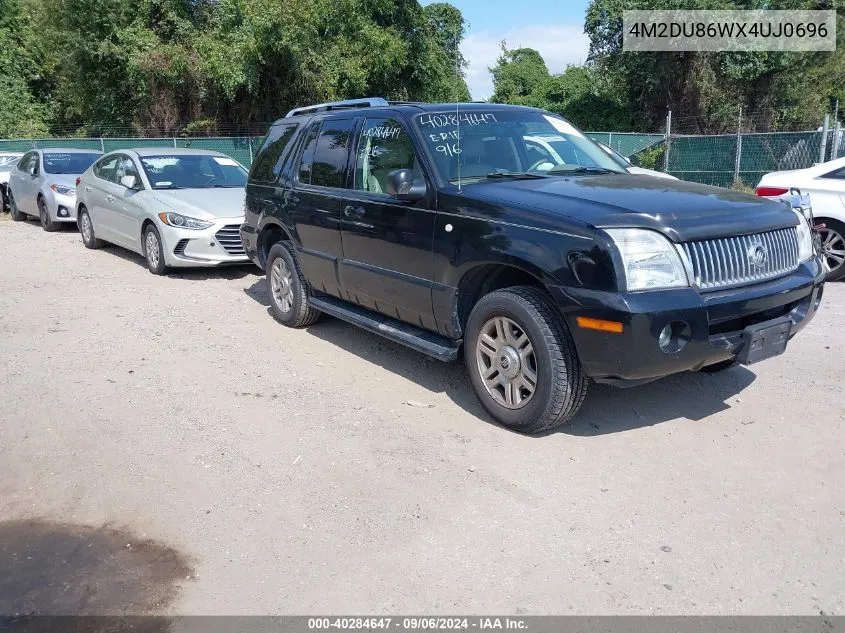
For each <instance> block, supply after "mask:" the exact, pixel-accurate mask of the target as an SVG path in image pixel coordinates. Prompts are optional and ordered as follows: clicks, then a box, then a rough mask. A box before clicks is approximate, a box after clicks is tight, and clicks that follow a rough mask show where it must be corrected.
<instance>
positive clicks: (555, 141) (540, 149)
mask: <svg viewBox="0 0 845 633" xmlns="http://www.w3.org/2000/svg"><path fill="white" fill-rule="evenodd" d="M524 138H525V149H526V151H527V152H528V154H529V160H531V161H542V160H543V159H544V158H550V159H551V161H550V166H551V165H561V164H567V163H571V164H580V163H581V162H582V160H583V159H579V156H578V153H579V152H578V149H577V148H575V146H574V145H573V144H572V143H570V142H569V141H567V140H566V137H564V136H563V135H551V134H543V135H538V134H532V135H530V136H526V137H524ZM593 142H594V143H595V144H596V145H598V146H599V147H600V148H601V149H602V150H604V153H605V154H607V155H608V156H610V157H611V158H612V159H613V162H615V163H616V164H617V165H619V166H620V167H621V168H622V169H624V170H625V171H627V172H628V173H629V174H640V175H643V176H656V177H657V178H668V179H669V180H678V179H677V178H675V176H672V175H670V174H664V173H663V172H662V171H655V170H653V169H646V168H645V167H636V166H635V165H633V164H632V163H631V161H630V160H628V159H627V158H625V157H624V156H622V154H620V153H619V152H617V151H615V150H613V149H611V148H610V147H608V146H607V145H605V144H604V143H602V142H601V141H593Z"/></svg>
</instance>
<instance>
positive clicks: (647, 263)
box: [607, 229, 689, 290]
mask: <svg viewBox="0 0 845 633" xmlns="http://www.w3.org/2000/svg"><path fill="white" fill-rule="evenodd" d="M607 233H608V235H610V237H611V238H612V239H613V241H614V242H615V243H616V248H618V249H619V254H620V255H621V256H622V264H623V266H624V267H625V279H624V280H622V283H620V287H623V288H624V289H625V290H656V289H658V288H684V287H687V286H689V279H688V278H687V271H686V270H685V269H684V265H683V263H682V262H681V258H680V256H679V255H678V251H677V250H675V247H674V246H673V245H672V242H670V241H669V240H668V239H666V238H665V237H664V236H662V235H661V234H660V233H658V232H657V231H649V230H647V229H607Z"/></svg>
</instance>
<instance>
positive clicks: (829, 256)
mask: <svg viewBox="0 0 845 633" xmlns="http://www.w3.org/2000/svg"><path fill="white" fill-rule="evenodd" d="M816 221H817V222H818V223H820V224H824V225H825V227H826V228H824V229H820V230H819V233H820V237H821V245H822V261H823V262H824V265H825V268H826V269H827V270H828V272H827V275H826V276H825V281H839V280H840V279H842V278H845V224H843V223H842V222H840V221H838V220H830V219H828V218H817V219H816Z"/></svg>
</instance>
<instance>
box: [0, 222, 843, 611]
mask: <svg viewBox="0 0 845 633" xmlns="http://www.w3.org/2000/svg"><path fill="white" fill-rule="evenodd" d="M6 217H8V216H6ZM0 270H2V273H0V275H2V280H0V284H1V285H0V288H2V291H0V314H2V321H0V386H1V387H2V399H0V568H5V569H6V570H7V571H10V573H7V574H6V577H5V579H3V578H2V577H0V613H4V612H5V613H9V612H15V611H18V612H21V611H27V612H39V613H51V612H53V613H55V612H68V613H75V612H86V613H123V612H131V613H135V612H138V613H151V612H156V613H190V614H199V613H203V614H246V613H279V614H285V613H298V614H307V613H456V612H457V613H468V614H470V613H479V614H483V613H493V612H495V613H522V614H526V613H527V614H549V613H554V614H569V613H579V614H623V613H631V614H634V613H637V614H646V613H653V614H788V613H789V614H817V613H819V611H824V612H826V613H839V614H842V613H845V573H843V570H845V560H843V559H845V536H843V535H845V488H843V486H842V481H843V480H842V475H843V470H845V390H844V388H843V358H845V328H843V327H842V315H843V309H845V285H843V284H829V285H828V287H827V288H826V296H825V302H824V304H823V308H822V311H821V313H820V314H819V315H818V317H817V318H816V320H815V321H814V322H813V323H812V324H811V325H810V326H809V327H808V328H807V329H806V330H805V331H804V332H802V333H801V335H799V336H798V337H797V338H796V339H795V340H793V342H792V343H791V345H790V348H789V350H788V351H787V353H786V354H785V355H784V356H781V357H779V358H777V359H773V360H770V361H768V362H765V363H762V364H759V365H755V366H753V367H750V368H742V367H738V368H734V369H731V370H729V371H727V372H724V373H722V374H719V375H712V376H710V375H698V374H686V375H682V376H676V377H671V378H668V379H666V380H663V381H660V382H658V383H654V384H651V385H648V386H645V387H642V388H639V389H635V390H627V391H621V390H614V389H612V388H609V387H600V386H593V387H592V390H591V392H590V394H588V396H587V402H586V404H585V406H584V408H583V409H582V411H581V413H580V414H579V415H578V416H577V418H576V420H575V422H574V424H573V426H572V427H570V428H568V429H566V430H564V431H562V432H558V433H553V434H551V435H547V436H545V437H535V438H529V437H522V436H520V435H516V434H513V433H510V432H508V431H506V430H504V429H502V428H500V427H498V426H496V425H494V424H492V423H491V421H490V419H489V418H488V417H487V416H486V415H485V414H484V412H483V411H482V409H481V407H480V405H478V404H477V402H476V400H475V397H474V395H473V394H472V392H471V389H470V386H469V384H468V381H467V380H466V378H465V377H464V373H463V369H462V366H461V365H459V364H452V365H443V364H440V363H438V362H437V361H432V360H428V359H426V358H425V357H423V356H421V355H419V354H417V353H415V352H412V351H409V350H406V349H403V348H401V347H399V346H396V345H393V344H391V343H388V342H386V341H384V340H382V339H380V338H378V337H376V336H374V335H370V334H368V333H365V332H362V331H361V330H358V329H355V328H354V327H352V326H349V325H346V324H344V323H342V322H340V321H336V320H331V319H326V320H324V321H321V322H320V323H318V324H317V325H315V326H313V327H310V328H308V329H307V330H300V331H295V330H290V329H286V328H284V327H282V326H280V325H278V324H277V323H276V322H275V321H274V320H273V319H272V318H271V317H270V315H269V314H268V309H267V298H266V294H265V291H264V281H263V278H262V277H261V276H259V275H258V274H257V272H258V271H257V269H254V268H251V267H243V268H230V269H225V270H221V271H209V272H186V273H180V274H175V275H172V276H169V277H165V278H159V277H154V276H153V275H151V274H150V273H148V272H147V270H146V269H145V268H144V266H143V263H142V261H141V259H140V258H139V257H136V256H134V255H131V254H129V253H127V252H125V251H121V250H119V249H117V248H106V249H103V250H100V251H89V250H86V249H85V248H83V246H82V243H81V241H80V238H79V236H78V235H77V234H76V233H75V232H72V231H70V230H65V231H62V232H59V233H56V234H46V233H44V232H43V231H42V230H41V229H40V228H39V227H38V226H37V225H36V224H34V223H26V224H18V223H12V222H10V221H2V222H0ZM408 402H411V403H412V404H411V405H409V404H407V403H408ZM421 405H423V406H421ZM86 546H87V549H86ZM86 552H87V553H86ZM83 554H84V555H83ZM0 576H2V574H0ZM114 586H120V587H122V588H123V589H121V591H118V592H115V591H111V592H109V591H106V589H107V588H109V587H114ZM124 589H125V590H124ZM62 596H64V597H62Z"/></svg>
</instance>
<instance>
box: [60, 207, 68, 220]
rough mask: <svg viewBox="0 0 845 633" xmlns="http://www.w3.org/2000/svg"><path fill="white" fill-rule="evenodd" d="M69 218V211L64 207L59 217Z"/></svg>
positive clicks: (61, 208)
mask: <svg viewBox="0 0 845 633" xmlns="http://www.w3.org/2000/svg"><path fill="white" fill-rule="evenodd" d="M67 216H68V212H67V209H65V208H64V207H59V217H60V218H66V217H67Z"/></svg>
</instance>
